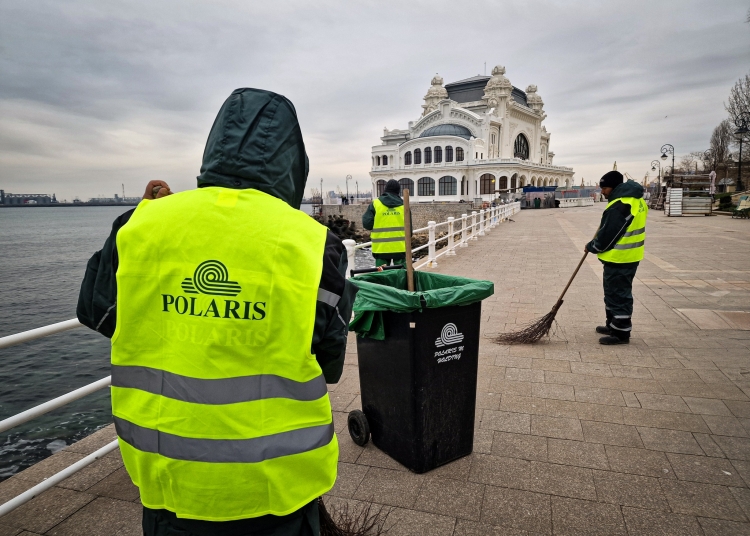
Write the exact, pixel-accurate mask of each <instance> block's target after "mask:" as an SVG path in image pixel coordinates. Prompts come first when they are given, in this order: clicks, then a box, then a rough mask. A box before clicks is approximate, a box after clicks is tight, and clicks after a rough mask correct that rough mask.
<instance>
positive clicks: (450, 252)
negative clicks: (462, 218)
mask: <svg viewBox="0 0 750 536" xmlns="http://www.w3.org/2000/svg"><path fill="white" fill-rule="evenodd" d="M455 219H456V218H454V217H453V216H449V217H448V252H447V253H446V254H445V255H446V256H451V255H455V254H456V251H455V249H454V248H455V247H456V246H455V244H454V243H453V233H454V232H455V230H454V229H453V222H454V221H455Z"/></svg>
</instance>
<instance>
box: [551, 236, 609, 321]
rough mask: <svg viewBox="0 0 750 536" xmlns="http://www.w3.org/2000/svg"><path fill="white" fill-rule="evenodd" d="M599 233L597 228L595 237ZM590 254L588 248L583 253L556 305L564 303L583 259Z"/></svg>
mask: <svg viewBox="0 0 750 536" xmlns="http://www.w3.org/2000/svg"><path fill="white" fill-rule="evenodd" d="M597 234H599V229H597V230H596V232H595V233H594V238H596V235H597ZM594 238H592V240H593V239H594ZM588 254H589V251H588V250H586V252H585V253H584V254H583V257H581V262H579V263H578V266H576V271H575V272H573V275H572V276H570V279H569V280H568V284H567V285H565V288H564V289H563V291H562V294H560V297H559V298H558V299H557V304H555V307H559V306H560V304H561V303H562V299H563V297H564V296H565V293H566V292H568V289H569V288H570V285H571V283H573V280H574V279H575V278H576V276H577V275H578V270H580V269H581V266H583V261H585V260H586V255H588Z"/></svg>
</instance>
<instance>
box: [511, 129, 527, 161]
mask: <svg viewBox="0 0 750 536" xmlns="http://www.w3.org/2000/svg"><path fill="white" fill-rule="evenodd" d="M513 157H514V158H520V159H521V160H528V159H529V140H527V139H526V136H524V135H523V134H519V135H518V136H517V137H516V143H514V144H513Z"/></svg>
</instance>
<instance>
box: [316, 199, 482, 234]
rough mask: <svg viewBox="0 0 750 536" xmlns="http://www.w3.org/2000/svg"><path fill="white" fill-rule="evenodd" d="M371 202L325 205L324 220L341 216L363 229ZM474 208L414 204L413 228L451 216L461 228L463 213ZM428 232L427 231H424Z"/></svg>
mask: <svg viewBox="0 0 750 536" xmlns="http://www.w3.org/2000/svg"><path fill="white" fill-rule="evenodd" d="M368 206H369V204H366V205H365V204H363V205H323V214H322V215H323V221H327V220H328V216H334V217H336V216H341V217H343V218H344V219H347V220H349V221H353V222H354V223H356V224H357V229H362V215H364V213H365V211H366V210H367V207H368ZM472 210H475V211H476V212H477V214H478V213H479V210H478V209H475V208H472V206H471V204H470V203H445V204H442V203H441V204H437V203H436V204H427V203H423V204H418V205H412V207H411V217H412V229H421V228H422V227H427V222H429V221H434V222H437V223H440V222H443V221H446V220H447V219H448V218H449V217H450V216H453V217H454V218H456V224H455V225H456V227H455V228H456V230H460V229H461V221H460V220H461V214H466V215H467V216H471V212H472ZM424 232H427V231H424Z"/></svg>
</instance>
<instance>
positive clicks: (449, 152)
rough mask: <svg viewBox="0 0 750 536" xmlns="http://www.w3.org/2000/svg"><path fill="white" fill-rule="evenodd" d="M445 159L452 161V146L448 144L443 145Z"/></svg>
mask: <svg viewBox="0 0 750 536" xmlns="http://www.w3.org/2000/svg"><path fill="white" fill-rule="evenodd" d="M445 161H446V162H453V147H452V146H450V145H446V146H445Z"/></svg>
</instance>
